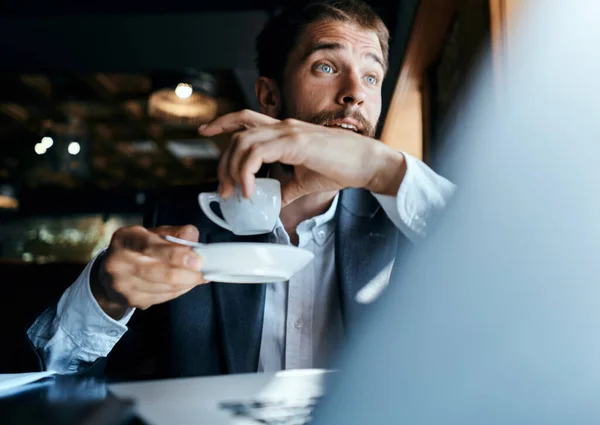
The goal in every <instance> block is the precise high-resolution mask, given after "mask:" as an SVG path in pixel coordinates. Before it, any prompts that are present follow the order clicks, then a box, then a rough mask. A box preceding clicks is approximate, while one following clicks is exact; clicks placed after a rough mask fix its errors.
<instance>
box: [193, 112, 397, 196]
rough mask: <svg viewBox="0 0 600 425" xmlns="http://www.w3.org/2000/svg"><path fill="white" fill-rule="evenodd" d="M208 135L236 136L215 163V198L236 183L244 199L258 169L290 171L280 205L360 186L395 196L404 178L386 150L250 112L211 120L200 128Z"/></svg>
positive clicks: (337, 132) (342, 133) (353, 136)
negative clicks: (284, 167) (268, 166)
mask: <svg viewBox="0 0 600 425" xmlns="http://www.w3.org/2000/svg"><path fill="white" fill-rule="evenodd" d="M199 131H200V134H202V135H204V136H214V135H216V134H221V133H230V132H236V133H235V134H234V135H233V136H232V142H231V145H230V147H229V148H228V149H227V151H226V152H225V153H224V154H223V156H222V158H221V161H220V163H219V170H218V176H219V181H220V191H221V195H222V196H224V197H227V196H229V195H231V194H232V193H233V189H234V187H235V185H236V184H240V185H241V187H242V191H243V193H244V195H245V196H247V197H248V196H250V195H251V194H252V193H253V192H254V188H255V174H256V173H257V172H258V170H259V169H260V168H261V166H262V165H263V164H268V163H274V162H280V163H283V164H288V165H293V166H295V173H294V177H293V179H292V181H290V182H289V183H287V184H286V185H284V186H283V187H282V190H281V191H282V205H283V206H285V205H287V204H289V203H290V202H292V201H294V200H295V199H297V198H299V197H301V196H304V195H307V194H310V193H314V192H323V191H333V190H340V189H344V188H346V187H357V188H358V187H361V188H366V189H368V190H371V191H372V192H375V193H380V194H388V195H395V194H396V192H397V191H398V188H399V185H400V182H401V181H402V179H403V178H404V174H405V173H406V163H405V160H404V156H403V155H402V154H401V153H399V152H396V151H395V150H393V149H391V148H390V147H389V146H387V145H385V144H383V143H381V142H379V141H377V140H375V139H372V138H369V137H365V136H362V135H360V134H357V133H354V132H353V131H349V130H343V129H338V128H331V127H325V126H321V125H315V124H309V123H306V122H303V121H298V120H294V119H286V120H283V121H279V120H276V119H274V118H271V117H268V116H266V115H263V114H259V113H257V112H253V111H248V110H245V111H241V112H235V113H232V114H227V115H224V116H222V117H219V118H217V119H216V120H214V121H213V122H212V123H210V124H208V125H205V126H203V127H201V128H200V130H199Z"/></svg>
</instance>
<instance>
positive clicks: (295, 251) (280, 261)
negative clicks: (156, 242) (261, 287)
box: [193, 242, 314, 283]
mask: <svg viewBox="0 0 600 425" xmlns="http://www.w3.org/2000/svg"><path fill="white" fill-rule="evenodd" d="M193 249H194V251H196V252H197V253H198V254H200V255H201V256H202V257H203V258H204V265H203V266H202V272H203V273H204V277H205V279H206V280H209V281H211V282H228V283H272V282H284V281H287V280H290V278H291V277H292V276H293V275H294V274H295V273H297V272H298V271H300V270H302V269H303V268H304V267H306V265H308V263H310V262H311V261H312V260H313V258H314V254H313V253H312V252H310V251H307V250H305V249H302V248H298V247H295V246H290V245H279V244H271V243H248V242H228V243H214V244H206V245H200V246H196V247H194V248H193Z"/></svg>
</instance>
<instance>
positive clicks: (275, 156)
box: [240, 136, 303, 197]
mask: <svg viewBox="0 0 600 425" xmlns="http://www.w3.org/2000/svg"><path fill="white" fill-rule="evenodd" d="M302 161H303V155H302V153H301V146H300V145H299V144H298V143H294V141H293V140H291V139H290V138H288V137H285V136H284V137H282V138H279V137H278V138H275V139H273V140H270V141H266V142H263V143H260V144H257V145H255V146H254V148H253V149H252V150H251V151H250V153H249V154H248V155H247V156H246V158H244V160H243V162H242V163H241V164H240V184H241V186H242V191H243V193H244V196H246V197H250V196H252V194H253V193H254V189H255V182H256V173H257V172H258V170H260V168H261V167H262V165H263V164H272V163H274V162H281V163H283V164H288V165H300V164H302Z"/></svg>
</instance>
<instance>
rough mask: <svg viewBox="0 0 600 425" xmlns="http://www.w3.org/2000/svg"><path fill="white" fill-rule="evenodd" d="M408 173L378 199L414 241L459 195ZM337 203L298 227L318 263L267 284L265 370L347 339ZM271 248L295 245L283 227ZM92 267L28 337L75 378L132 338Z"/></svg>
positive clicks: (433, 179) (418, 166) (317, 359)
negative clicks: (97, 292) (96, 283)
mask: <svg viewBox="0 0 600 425" xmlns="http://www.w3.org/2000/svg"><path fill="white" fill-rule="evenodd" d="M405 158H406V165H407V171H406V174H405V176H404V179H403V180H402V183H401V185H400V188H399V190H398V194H397V196H395V197H393V196H383V195H377V194H375V197H376V198H377V200H378V201H379V203H380V204H381V206H382V208H383V209H384V211H385V212H386V214H387V215H388V217H389V218H390V220H391V221H392V222H393V223H394V224H395V225H396V227H397V228H398V229H399V230H400V231H401V232H402V233H403V234H404V235H405V236H406V237H407V238H408V239H410V240H411V241H413V242H414V241H416V240H418V239H420V238H422V237H424V236H425V235H426V226H427V221H428V218H429V217H430V216H431V215H432V214H434V213H435V212H437V211H439V210H441V209H442V208H444V206H445V205H446V203H447V201H448V199H449V198H450V197H451V195H452V193H453V192H454V190H455V186H454V185H453V184H452V183H450V182H449V181H448V180H446V179H444V178H443V177H441V176H439V175H437V174H436V173H435V172H433V171H432V170H431V169H430V168H429V167H427V165H425V164H424V163H422V162H421V161H419V160H417V159H415V158H413V157H411V156H409V155H406V154H405ZM337 203H338V196H336V197H335V198H334V201H333V202H332V204H331V207H330V208H329V210H328V211H326V212H325V213H324V214H322V215H320V216H317V217H314V218H311V219H308V220H305V221H303V222H302V223H300V224H299V225H298V227H297V234H298V236H299V246H300V247H301V248H304V249H307V250H310V251H311V252H313V253H314V254H315V258H314V260H313V261H312V262H311V263H310V264H309V265H308V266H307V267H306V268H304V269H303V270H301V271H300V272H298V273H297V274H296V275H294V276H293V277H292V279H291V280H290V281H289V282H281V283H274V284H268V285H267V290H266V299H265V312H264V322H263V331H262V338H261V347H260V355H259V370H260V371H275V370H281V369H297V368H311V367H323V366H325V365H326V364H327V362H328V360H329V358H330V356H331V354H332V352H333V351H334V350H335V348H336V346H337V345H338V344H339V343H340V342H341V340H342V339H343V327H342V320H341V312H340V305H339V294H338V287H337V283H336V282H337V277H336V270H335V259H334V255H335V249H334V240H335V238H334V237H333V236H334V231H335V223H334V217H335V212H336V209H337ZM272 242H275V243H283V244H289V243H290V239H289V235H288V234H287V233H286V232H285V230H284V229H283V226H282V225H281V223H280V225H279V226H278V227H277V228H276V230H275V232H274V233H273V235H272ZM93 262H94V260H93V261H92V262H90V263H89V264H88V265H87V266H86V267H85V269H84V270H83V272H82V273H81V275H80V276H79V277H78V278H77V280H76V281H75V282H74V283H73V284H72V285H71V286H70V287H69V288H68V289H67V290H66V291H65V293H64V294H63V295H62V297H61V298H60V301H59V302H58V305H57V306H55V307H53V308H49V309H47V310H46V311H44V312H43V313H42V314H41V315H40V316H39V317H38V318H37V320H36V321H35V322H34V323H33V325H32V326H31V327H30V328H29V330H28V332H27V333H28V336H29V339H30V340H31V342H32V343H33V345H34V346H35V347H36V349H37V351H38V353H39V354H40V355H41V356H42V358H43V359H44V362H45V366H46V368H47V369H51V370H55V371H57V372H58V373H63V374H67V373H74V372H77V371H79V370H81V369H83V368H85V367H86V366H88V365H89V364H90V363H92V362H94V361H95V360H96V359H98V358H99V357H104V356H107V355H108V353H109V352H110V351H111V350H112V348H113V347H114V346H115V344H116V343H117V342H118V341H119V339H120V338H121V337H122V336H123V334H125V332H127V323H128V321H129V319H130V318H131V316H132V314H134V311H135V309H130V310H129V311H128V312H127V313H126V315H125V316H124V317H123V318H122V319H121V320H114V319H112V318H111V317H109V316H108V315H107V314H106V313H104V311H102V309H101V308H100V307H99V305H98V303H97V302H96V300H95V298H94V296H93V295H92V293H91V290H90V283H89V277H90V271H91V269H92V266H93Z"/></svg>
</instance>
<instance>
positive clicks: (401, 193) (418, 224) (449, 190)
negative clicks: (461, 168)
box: [373, 153, 456, 242]
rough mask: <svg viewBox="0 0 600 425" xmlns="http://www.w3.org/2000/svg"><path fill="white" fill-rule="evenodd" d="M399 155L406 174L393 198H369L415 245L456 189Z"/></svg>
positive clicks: (429, 171) (421, 166)
mask: <svg viewBox="0 0 600 425" xmlns="http://www.w3.org/2000/svg"><path fill="white" fill-rule="evenodd" d="M402 154H403V155H404V159H405V161H406V173H405V175H404V178H403V179H402V182H401V183H400V188H399V189H398V193H397V194H396V196H388V195H380V194H376V193H374V194H373V196H375V198H376V199H377V200H378V201H379V204H380V205H381V207H382V208H383V210H384V211H385V212H386V214H387V215H388V217H389V218H390V220H391V221H392V222H393V223H394V224H395V225H396V227H397V228H398V229H399V230H400V231H401V232H402V233H403V234H404V235H405V236H406V237H407V238H408V239H409V240H411V241H412V242H417V241H418V240H420V239H423V238H424V237H425V236H426V235H427V231H426V230H427V224H428V222H429V221H430V220H431V218H432V217H433V216H435V215H436V213H437V212H439V211H441V210H442V209H443V208H444V207H445V206H446V204H447V203H448V201H449V199H450V198H451V196H452V194H453V193H454V191H455V189H456V186H455V185H454V184H452V183H451V182H450V181H448V180H447V179H445V178H443V177H442V176H440V175H438V174H436V173H435V172H434V171H433V170H432V169H431V168H429V167H428V166H427V165H425V164H424V163H423V162H422V161H419V160H418V159H417V158H414V157H412V156H410V155H407V154H406V153H402Z"/></svg>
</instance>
